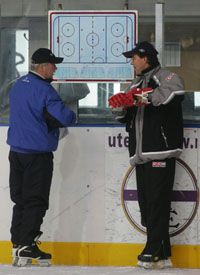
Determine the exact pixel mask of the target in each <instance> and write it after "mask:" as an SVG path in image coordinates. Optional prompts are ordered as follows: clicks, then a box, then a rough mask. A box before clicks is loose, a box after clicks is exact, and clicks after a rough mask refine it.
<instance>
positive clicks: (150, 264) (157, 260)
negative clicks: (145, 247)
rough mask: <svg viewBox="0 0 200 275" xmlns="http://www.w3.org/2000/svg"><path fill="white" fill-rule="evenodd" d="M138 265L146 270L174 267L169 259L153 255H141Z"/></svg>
mask: <svg viewBox="0 0 200 275" xmlns="http://www.w3.org/2000/svg"><path fill="white" fill-rule="evenodd" d="M137 265H138V266H139V267H143V268H145V269H163V268H169V267H172V262H171V260H170V259H169V258H166V259H163V258H161V257H159V256H153V255H151V254H141V255H139V256H138V263H137Z"/></svg>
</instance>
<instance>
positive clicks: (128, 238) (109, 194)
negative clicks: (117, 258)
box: [0, 127, 200, 245]
mask: <svg viewBox="0 0 200 275" xmlns="http://www.w3.org/2000/svg"><path fill="white" fill-rule="evenodd" d="M0 131H1V132H0V152H1V166H0V174H1V182H0V201H1V205H3V211H1V212H0V239H1V240H10V233H9V228H10V221H11V212H12V209H11V207H12V203H11V202H10V199H9V183H8V178H9V163H8V152H9V147H8V145H6V134H7V127H1V128H0ZM184 136H185V142H184V144H185V146H186V147H187V148H185V149H184V152H183V154H182V155H181V160H182V161H184V162H185V163H186V165H187V167H189V169H190V170H191V171H192V174H193V176H194V177H195V178H196V179H197V182H198V178H199V168H200V167H199V166H200V163H199V162H198V160H199V148H198V142H199V137H200V129H197V128H191V129H190V128H187V129H185V133H184ZM126 146H127V133H126V132H125V129H124V128H122V127H74V128H70V129H69V135H68V136H67V137H66V138H65V139H63V140H61V141H60V145H59V148H58V150H57V152H56V153H55V154H54V156H55V157H54V176H53V183H52V188H51V195H50V209H49V210H48V211H47V214H46V217H45V219H44V223H43V225H42V231H43V232H44V234H43V237H42V240H43V241H58V242H95V243H96V242H101V243H103V242H113V243H143V242H144V241H145V239H146V237H145V234H144V233H141V232H140V231H139V230H138V228H137V227H135V226H134V225H133V224H132V223H131V222H130V219H128V218H127V216H126V215H125V211H124V207H123V200H122V197H121V191H122V183H123V180H124V178H125V174H126V173H127V170H128V168H129V159H128V151H127V147H126ZM192 147H193V148H192ZM196 147H197V148H196ZM128 185H129V182H128V183H127V186H128ZM175 186H176V187H175V188H176V189H177V190H178V191H181V192H182V193H184V194H185V198H186V201H184V200H183V201H175V202H173V209H172V210H173V213H172V214H173V216H172V225H177V224H179V227H181V225H182V224H183V222H185V221H186V226H185V227H186V228H185V229H183V230H182V232H180V233H178V234H176V235H175V236H174V237H172V243H174V244H192V245H196V244H199V243H200V237H199V233H198V228H199V226H200V224H199V223H200V221H199V209H195V211H194V212H195V213H193V210H194V206H195V204H196V202H195V201H194V195H195V194H196V193H195V192H196V191H195V190H194V189H193V185H192V177H191V175H190V174H188V172H187V171H186V170H184V169H183V168H182V166H180V167H179V168H178V169H177V175H176V179H175ZM178 193H180V192H178ZM182 193H181V194H182ZM190 196H191V200H190V199H188V198H190ZM127 205H128V207H129V209H130V212H131V211H132V213H131V215H132V219H133V222H135V221H137V219H138V217H139V213H138V210H137V202H136V201H134V202H132V201H130V202H127ZM134 210H135V211H134ZM192 213H193V215H194V217H191V215H192ZM187 222H188V225H187ZM190 222H191V223H190ZM189 223H190V224H189ZM176 229H177V228H176ZM177 230H178V229H177ZM171 232H174V231H173V229H171Z"/></svg>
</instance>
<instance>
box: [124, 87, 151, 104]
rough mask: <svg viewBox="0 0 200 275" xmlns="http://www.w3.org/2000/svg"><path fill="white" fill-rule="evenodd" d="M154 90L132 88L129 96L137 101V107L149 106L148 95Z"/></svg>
mask: <svg viewBox="0 0 200 275" xmlns="http://www.w3.org/2000/svg"><path fill="white" fill-rule="evenodd" d="M152 92H153V89H152V88H132V89H130V90H129V91H128V92H127V95H128V94H129V95H132V96H133V97H134V99H135V101H134V102H135V105H136V106H142V105H148V104H149V103H150V102H149V101H148V94H149V93H152Z"/></svg>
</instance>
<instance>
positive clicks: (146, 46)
mask: <svg viewBox="0 0 200 275" xmlns="http://www.w3.org/2000/svg"><path fill="white" fill-rule="evenodd" d="M122 54H123V55H124V56H125V57H126V58H131V57H133V56H134V54H137V55H139V56H141V57H142V56H157V54H158V52H157V50H156V49H155V48H154V46H153V45H152V44H151V43H149V42H147V41H142V42H139V43H137V44H136V46H135V48H133V49H132V50H131V51H128V52H124V53H122Z"/></svg>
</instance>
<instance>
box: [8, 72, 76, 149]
mask: <svg viewBox="0 0 200 275" xmlns="http://www.w3.org/2000/svg"><path fill="white" fill-rule="evenodd" d="M9 100H10V122H9V129H8V137H7V143H8V144H9V145H10V146H11V150H12V151H15V152H22V153H34V152H36V153H37V152H38V153H39V152H51V151H55V150H56V149H57V146H58V139H59V128H58V127H54V128H52V129H51V130H49V127H48V123H47V119H46V117H45V115H44V111H46V113H48V114H49V116H50V117H51V118H55V121H57V122H59V124H60V125H62V127H67V126H70V125H72V124H73V123H74V122H75V119H76V116H75V113H74V112H73V111H71V110H70V109H68V108H67V107H66V106H65V105H64V103H63V101H62V100H61V98H60V97H59V95H58V93H57V92H56V90H55V89H54V88H53V87H52V85H51V84H50V83H49V82H48V81H46V80H45V79H42V78H41V77H39V76H38V75H36V74H34V73H32V72H29V73H28V74H27V75H25V76H23V77H21V78H20V79H18V80H17V81H16V83H15V84H14V85H13V86H12V88H11V90H10V92H9Z"/></svg>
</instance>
